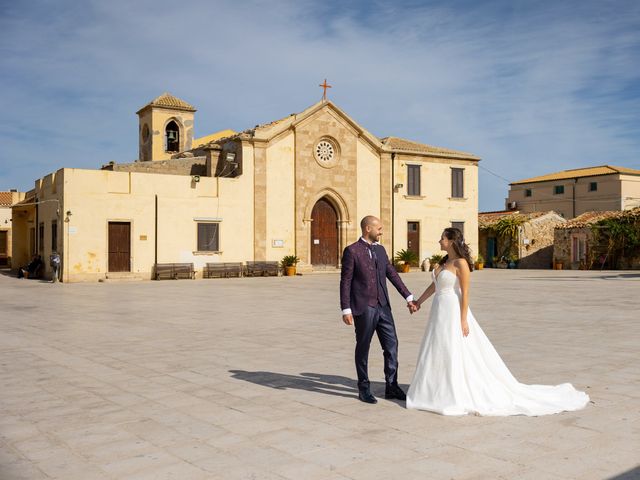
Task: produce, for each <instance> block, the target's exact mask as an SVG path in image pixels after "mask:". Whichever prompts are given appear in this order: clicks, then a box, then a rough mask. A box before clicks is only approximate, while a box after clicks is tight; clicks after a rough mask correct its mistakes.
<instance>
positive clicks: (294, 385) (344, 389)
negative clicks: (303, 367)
mask: <svg viewBox="0 0 640 480" xmlns="http://www.w3.org/2000/svg"><path fill="white" fill-rule="evenodd" d="M229 373H231V374H232V375H231V377H232V378H236V379H238V380H244V381H245V382H251V383H255V384H257V385H262V386H264V387H271V388H275V389H277V390H285V389H287V388H291V389H296V390H306V391H308V392H316V393H322V394H325V395H335V396H337V397H347V398H358V388H357V383H356V381H355V380H353V379H352V378H349V377H343V376H340V375H325V374H321V373H301V374H300V375H289V374H286V373H274V372H247V371H245V370H229ZM384 387H385V384H384V382H371V392H372V393H373V394H374V395H376V396H382V395H384ZM401 387H403V389H404V390H405V391H406V388H407V387H406V385H401Z"/></svg>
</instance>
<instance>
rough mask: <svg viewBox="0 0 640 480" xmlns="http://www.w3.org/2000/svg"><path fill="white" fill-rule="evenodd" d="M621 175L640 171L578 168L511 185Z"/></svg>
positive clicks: (604, 166) (617, 168) (639, 173)
mask: <svg viewBox="0 0 640 480" xmlns="http://www.w3.org/2000/svg"><path fill="white" fill-rule="evenodd" d="M619 173H622V174H625V175H640V170H634V169H633V168H626V167H614V166H612V165H601V166H599V167H587V168H576V169H573V170H563V171H561V172H556V173H549V174H548V175H541V176H539V177H532V178H527V179H524V180H518V181H517V182H511V183H510V185H522V184H525V183H536V182H550V181H557V180H567V179H570V178H583V177H596V176H600V175H613V174H619Z"/></svg>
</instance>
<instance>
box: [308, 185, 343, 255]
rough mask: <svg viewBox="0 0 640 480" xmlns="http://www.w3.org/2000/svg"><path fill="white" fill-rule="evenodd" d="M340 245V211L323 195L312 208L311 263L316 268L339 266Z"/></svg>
mask: <svg viewBox="0 0 640 480" xmlns="http://www.w3.org/2000/svg"><path fill="white" fill-rule="evenodd" d="M339 246H340V230H339V228H338V212H337V211H336V209H335V208H334V207H333V205H332V204H331V202H330V201H329V200H328V199H327V198H326V197H322V198H321V199H320V200H318V201H317V202H316V203H315V205H314V206H313V209H312V210H311V245H310V250H311V264H312V265H313V266H314V267H315V268H326V267H337V266H338V264H339V255H340V252H339Z"/></svg>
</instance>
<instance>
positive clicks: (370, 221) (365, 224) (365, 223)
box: [360, 215, 380, 233]
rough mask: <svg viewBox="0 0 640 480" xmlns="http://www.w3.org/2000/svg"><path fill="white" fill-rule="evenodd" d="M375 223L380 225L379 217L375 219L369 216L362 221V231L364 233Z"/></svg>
mask: <svg viewBox="0 0 640 480" xmlns="http://www.w3.org/2000/svg"><path fill="white" fill-rule="evenodd" d="M374 223H380V219H379V218H378V217H374V216H373V215H367V216H366V217H364V218H363V219H362V220H360V228H361V229H362V233H364V231H365V229H366V228H367V227H368V226H369V225H373V224H374Z"/></svg>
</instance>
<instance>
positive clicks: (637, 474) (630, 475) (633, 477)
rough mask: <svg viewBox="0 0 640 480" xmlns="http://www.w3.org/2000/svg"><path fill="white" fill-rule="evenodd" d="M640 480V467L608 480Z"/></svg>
mask: <svg viewBox="0 0 640 480" xmlns="http://www.w3.org/2000/svg"><path fill="white" fill-rule="evenodd" d="M639 478H640V467H636V468H633V469H631V470H628V471H626V472H623V473H621V474H620V475H616V476H615V477H609V479H608V480H637V479H639Z"/></svg>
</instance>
